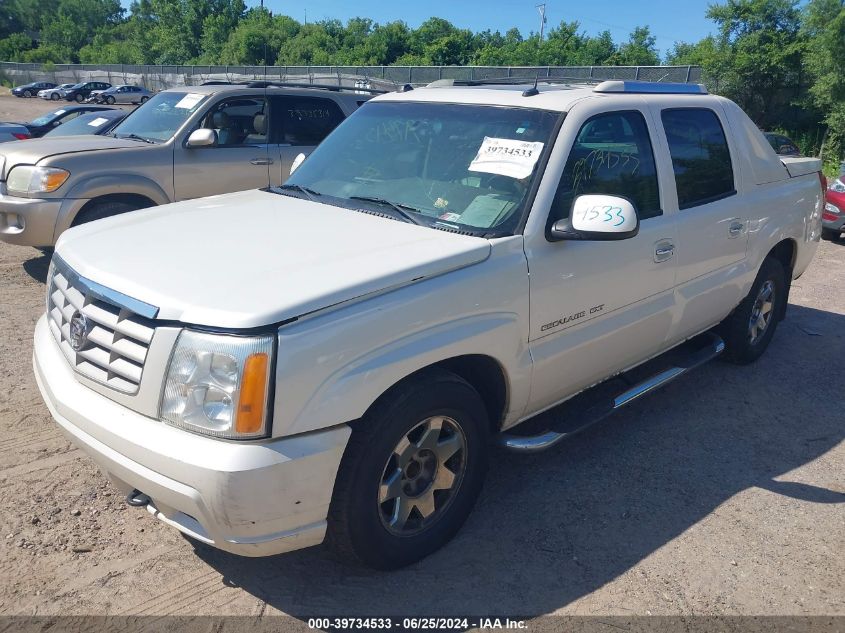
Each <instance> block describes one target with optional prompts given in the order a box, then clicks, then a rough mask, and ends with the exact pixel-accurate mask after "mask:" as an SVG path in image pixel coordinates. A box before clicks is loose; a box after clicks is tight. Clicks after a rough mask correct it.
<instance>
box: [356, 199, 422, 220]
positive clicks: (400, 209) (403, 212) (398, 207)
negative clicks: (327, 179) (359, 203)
mask: <svg viewBox="0 0 845 633" xmlns="http://www.w3.org/2000/svg"><path fill="white" fill-rule="evenodd" d="M349 199H350V200H363V201H364V202H374V203H376V204H381V205H384V206H387V207H391V208H392V209H393V210H394V211H396V213H398V214H399V215H400V216H402V217H403V218H405V220H407V221H408V222H410V223H411V224H418V225H419V226H428V224H427V223H426V222H423V221H422V220H420V219H419V218H417V217H414V216H413V215H411V214H410V213H408V211H413V212H414V213H422V211H420V210H419V209H415V208H414V207H412V206H410V205H408V204H399V203H396V202H391V201H390V200H385V199H384V198H378V197H376V196H349Z"/></svg>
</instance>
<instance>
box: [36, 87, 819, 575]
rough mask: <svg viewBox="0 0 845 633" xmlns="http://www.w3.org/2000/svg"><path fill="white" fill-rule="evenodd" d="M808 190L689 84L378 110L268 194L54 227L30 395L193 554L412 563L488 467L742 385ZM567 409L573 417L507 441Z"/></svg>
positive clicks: (798, 255) (811, 234)
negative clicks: (667, 386) (663, 400)
mask: <svg viewBox="0 0 845 633" xmlns="http://www.w3.org/2000/svg"><path fill="white" fill-rule="evenodd" d="M271 116H272V115H271ZM297 116H299V117H301V118H302V119H303V120H307V119H309V118H318V117H320V116H321V114H320V112H318V111H310V110H303V111H301V112H299V113H298V114H297ZM820 167H821V165H820V163H819V161H818V160H816V159H807V158H783V159H781V158H779V157H778V156H777V155H776V154H775V152H774V150H772V148H771V147H770V146H769V144H768V143H767V142H766V139H765V138H764V137H763V135H762V134H761V132H760V131H759V130H758V129H757V128H756V126H755V125H754V124H753V123H752V122H751V121H750V120H749V118H748V117H747V116H746V115H745V114H744V113H743V112H742V111H741V110H740V108H739V107H737V106H736V105H735V104H734V103H732V102H731V101H728V100H727V99H724V98H720V97H717V96H712V95H709V94H706V91H705V90H704V89H703V88H702V87H699V86H688V85H674V84H665V85H661V84H648V83H640V82H619V81H611V82H605V83H603V84H600V85H598V86H595V87H593V86H557V85H540V86H530V85H528V86H514V85H497V86H485V85H481V86H467V87H440V86H436V87H434V86H433V87H429V88H422V89H416V90H413V91H408V92H402V93H391V94H388V95H384V96H380V97H377V98H375V99H373V100H372V101H370V102H368V103H367V104H365V105H364V106H363V107H361V108H360V109H359V110H358V111H357V112H356V113H355V114H354V115H352V116H351V117H349V119H348V120H347V121H345V122H344V123H342V124H341V125H340V126H339V127H338V128H337V129H336V130H335V131H334V132H333V133H332V134H330V135H329V136H328V137H327V139H326V140H325V141H324V142H323V143H322V144H321V145H320V146H319V147H317V149H316V150H315V151H314V152H313V153H312V154H311V155H310V156H309V157H308V158H307V159H306V160H305V161H304V162H302V163H301V164H300V165H299V166H298V168H297V169H296V171H295V172H294V173H293V174H292V176H291V177H290V179H289V180H288V181H287V182H286V183H285V184H284V185H282V186H281V187H278V188H274V189H269V190H253V191H245V192H241V193H233V194H226V195H220V196H214V197H210V198H205V199H196V200H189V201H184V202H179V203H175V204H171V205H166V206H161V207H156V208H151V209H145V210H141V211H136V212H132V213H128V214H125V215H121V216H117V217H113V218H108V219H104V220H98V221H96V222H92V223H89V224H85V225H82V226H79V227H76V228H72V229H70V230H68V231H66V232H65V233H64V234H63V235H62V236H61V238H60V239H59V241H58V244H57V245H56V251H55V255H54V257H53V262H52V265H51V267H50V272H49V279H48V292H47V314H45V315H44V316H43V317H42V318H41V319H40V320H39V321H38V324H37V326H36V331H35V352H34V365H35V373H36V377H37V381H38V384H39V386H40V389H41V392H42V394H43V396H44V399H45V401H46V402H47V405H48V407H49V409H50V411H51V413H52V414H53V416H54V417H55V419H56V421H57V422H58V424H59V425H60V426H61V427H62V429H64V431H65V432H66V433H67V434H68V435H69V436H70V438H71V439H72V440H73V442H75V443H76V444H77V445H79V446H80V447H81V448H83V449H84V450H85V451H86V452H87V453H88V454H89V455H90V456H91V457H92V458H93V459H94V460H95V461H96V462H97V463H98V464H99V465H100V466H101V467H102V469H103V470H104V471H105V472H106V473H108V475H109V477H110V478H111V480H112V481H113V482H114V484H115V485H116V486H117V487H118V488H120V489H121V490H122V491H123V492H124V493H125V494H126V495H127V500H128V502H129V503H130V504H131V505H136V506H142V507H145V508H146V509H147V510H148V511H149V512H150V513H151V514H153V515H154V516H155V517H157V518H159V519H160V520H162V521H163V522H164V523H166V524H168V525H170V526H173V527H175V528H176V529H179V530H181V531H182V532H184V533H185V534H187V535H189V536H191V537H192V538H194V539H197V540H199V541H202V542H204V543H207V544H210V545H213V546H215V547H218V548H221V549H224V550H227V551H229V552H233V553H236V554H242V555H245V556H264V555H269V554H277V553H280V552H287V551H290V550H295V549H298V548H302V547H307V546H310V545H316V544H318V543H321V542H323V541H327V543H328V544H329V545H330V546H331V547H333V548H334V549H335V550H337V551H339V552H341V553H342V554H344V555H346V556H349V557H350V558H352V559H355V560H358V561H361V562H363V563H365V564H368V565H371V566H374V567H377V568H394V567H398V566H401V565H406V564H409V563H411V562H413V561H416V560H418V559H420V558H422V557H424V556H426V555H427V554H429V553H431V552H433V551H434V550H436V549H437V548H439V547H441V546H443V545H444V544H445V543H446V542H447V541H448V540H449V539H450V538H451V537H452V536H453V535H454V534H455V533H456V532H457V530H458V529H459V528H460V526H461V524H462V523H463V522H464V520H465V519H466V517H467V515H468V514H469V513H470V510H471V508H472V506H473V503H474V502H475V500H476V498H477V496H478V494H479V491H480V489H481V486H482V482H483V480H484V475H485V469H486V467H487V462H488V452H489V447H490V444H491V441H492V442H495V443H497V444H499V445H501V446H503V447H505V448H507V449H510V450H514V451H520V452H533V451H538V450H544V449H548V448H550V447H551V446H554V445H555V444H556V443H557V442H559V441H562V440H565V439H566V438H567V437H569V436H570V435H572V434H573V433H575V432H577V431H579V430H581V429H583V428H585V427H587V426H589V425H590V424H592V423H594V422H596V421H598V420H599V419H601V418H602V417H603V416H605V415H606V414H608V413H610V412H612V411H614V410H615V409H618V408H619V407H621V406H623V405H624V404H626V403H627V402H630V401H632V400H633V399H635V398H637V397H639V396H642V395H643V394H645V393H647V392H649V391H651V390H653V389H655V388H656V387H658V386H660V385H662V384H664V383H666V382H668V381H669V380H672V379H674V378H677V377H678V376H681V375H683V374H684V373H685V372H686V371H687V370H689V369H691V368H693V367H695V366H696V365H698V364H700V363H702V362H704V361H706V360H708V359H710V358H712V357H714V356H716V355H718V354H720V353H722V354H723V355H725V356H727V358H729V359H730V360H732V361H734V362H737V363H749V362H752V361H754V360H756V359H757V358H758V357H759V356H760V355H761V354H762V353H763V352H764V350H765V349H766V347H767V345H768V344H769V342H770V341H771V339H772V336H773V335H774V333H775V328H776V327H777V324H778V321H780V320H781V319H782V318H784V315H785V312H786V305H787V295H788V292H789V287H790V283H791V282H792V280H793V279H796V278H797V277H799V276H800V275H801V274H802V273H803V272H804V270H805V269H806V268H807V266H808V264H809V263H810V260H811V259H812V257H813V254H814V253H815V251H816V248H817V245H818V241H819V235H820V232H821V220H820V216H821V210H822V205H823V195H824V192H823V191H822V187H821V181H820V177H819V169H820ZM43 177H45V178H49V177H50V175H49V174H45V175H44V176H43ZM197 177H198V178H201V174H198V175H197ZM667 350H674V352H673V356H674V360H672V364H669V365H665V366H661V368H658V369H656V370H654V373H652V374H649V375H647V376H645V377H642V376H640V377H637V378H632V379H631V380H632V381H633V384H627V385H626V386H625V387H624V388H622V389H621V390H620V391H618V392H616V393H615V394H614V395H613V396H612V397H610V398H608V397H607V396H606V394H605V395H604V396H603V397H602V396H600V395H598V394H600V393H601V392H596V391H594V390H590V388H591V387H592V386H593V385H597V384H598V383H601V382H602V381H605V380H606V379H608V378H610V377H613V376H615V375H617V374H619V373H620V372H629V373H628V374H627V375H629V376H635V375H636V374H637V372H640V373H642V371H643V370H644V368H642V367H640V368H638V366H640V365H642V364H643V363H645V362H646V361H649V360H650V359H655V357H657V356H658V355H661V354H662V353H664V352H667ZM658 360H660V361H661V362H662V360H661V359H658ZM655 362H658V361H655ZM667 362H668V361H667ZM633 368H638V369H636V370H635V369H633ZM605 386H607V385H605ZM582 392H583V393H582ZM576 394H581V395H580V396H579V397H580V398H590V397H595V398H596V402H595V403H594V404H593V406H591V407H590V408H588V409H587V410H586V411H587V412H586V413H585V414H584V415H583V416H579V417H578V418H576V419H562V420H558V421H556V422H554V423H552V424H551V425H550V426H549V427H548V428H545V429H541V430H540V432H537V430H534V431H525V430H523V429H524V428H525V427H522V426H521V425H522V423H523V422H525V421H527V420H531V419H532V418H534V417H535V416H537V414H538V413H541V412H543V411H546V410H548V409H550V408H552V407H555V406H556V405H557V404H559V403H561V402H563V401H566V400H568V399H570V398H572V397H573V396H575V395H576ZM593 394H596V395H595V396H593ZM712 397H713V398H714V399H717V398H718V397H719V394H718V393H713V394H712ZM532 426H533V425H532ZM559 493H560V495H561V496H564V495H565V494H566V490H565V489H561V490H560V491H559ZM503 511H506V510H504V509H503Z"/></svg>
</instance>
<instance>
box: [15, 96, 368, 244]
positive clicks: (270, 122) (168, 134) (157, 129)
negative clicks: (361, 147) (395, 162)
mask: <svg viewBox="0 0 845 633" xmlns="http://www.w3.org/2000/svg"><path fill="white" fill-rule="evenodd" d="M368 98H369V95H362V94H360V90H353V89H348V90H339V89H337V88H333V87H331V86H328V87H324V88H300V87H298V86H287V85H283V84H281V85H270V86H263V85H262V86H243V85H229V86H186V87H182V88H171V89H169V90H164V91H162V92H159V93H157V94H156V95H154V96H153V97H151V98H150V100H149V101H147V102H146V103H144V105H142V106H139V107H138V108H137V109H136V110H135V111H134V112H132V113H131V114H129V116H127V117H126V118H125V119H124V120H123V121H122V122H121V123H120V124H119V125H118V126H117V127H116V128H115V129H114V130H113V131H112V132H111V133H109V134H108V135H102V136H94V135H82V136H69V137H59V138H52V137H48V138H43V139H42V138H39V139H35V140H31V141H26V142H25V143H9V144H7V146H4V147H3V148H2V149H1V150H0V241H4V242H10V243H13V244H22V245H30V246H36V245H37V246H52V245H53V244H55V241H56V239H57V238H58V237H59V235H60V234H61V233H62V231H64V230H65V229H66V228H68V227H69V226H73V225H76V224H81V223H83V222H90V221H91V220H96V219H98V218H104V217H108V216H111V215H117V214H118V213H124V212H127V211H132V210H134V209H141V208H144V207H151V206H155V205H160V204H166V203H168V202H176V201H179V200H188V199H191V198H201V197H204V196H211V195H216V194H222V193H229V192H234V191H243V190H245V189H259V188H265V187H271V186H279V185H281V184H282V183H284V181H285V180H286V179H287V177H288V176H289V175H290V172H291V167H292V166H293V164H294V161H297V159H298V157H299V155H300V154H309V153H310V152H311V150H313V149H314V147H315V146H316V145H317V144H319V143H320V141H322V140H323V138H324V137H325V136H326V135H328V134H329V132H331V131H332V130H333V129H334V128H335V127H336V126H337V125H338V124H340V123H341V121H343V120H344V119H345V118H346V117H347V116H349V115H350V114H352V113H353V112H354V111H355V110H356V109H357V108H358V106H360V105H361V104H362V103H364V102H365V101H366V100H367V99H368ZM299 160H301V159H299Z"/></svg>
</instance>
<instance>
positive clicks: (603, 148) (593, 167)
mask: <svg viewBox="0 0 845 633" xmlns="http://www.w3.org/2000/svg"><path fill="white" fill-rule="evenodd" d="M583 194H604V195H610V196H621V197H623V198H627V199H628V200H630V201H631V202H633V203H634V206H635V207H636V209H637V215H638V216H639V218H640V220H647V219H648V218H653V217H656V216H659V215H661V213H662V211H661V209H660V194H659V190H658V185H657V169H656V167H655V163H654V152H653V151H652V147H651V139H650V137H649V134H648V128H647V127H646V123H645V119H644V118H643V115H642V114H641V113H640V112H634V111H626V112H608V113H605V114H599V115H597V116H594V117H592V118H590V119H588V120H587V121H586V122H585V123H584V125H583V126H581V129H580V130H579V131H578V136H577V137H575V142H574V143H573V145H572V150H571V151H570V152H569V158H568V159H567V161H566V166H565V167H564V168H563V174H562V175H561V178H560V184H558V188H557V192H556V193H555V199H554V203H553V204H552V213H551V216H550V218H549V223H550V224H553V223H554V222H556V221H558V220H561V219H563V218H567V217H569V212H570V209H571V208H572V203H573V202H574V201H575V198H576V197H578V196H580V195H583Z"/></svg>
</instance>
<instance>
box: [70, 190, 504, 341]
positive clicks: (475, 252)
mask: <svg viewBox="0 0 845 633" xmlns="http://www.w3.org/2000/svg"><path fill="white" fill-rule="evenodd" d="M56 252H57V253H58V255H59V256H60V257H61V258H62V259H63V260H64V261H65V262H66V263H67V264H68V265H69V266H70V267H71V268H73V269H74V270H75V271H76V272H78V273H79V274H80V275H82V276H83V277H87V278H88V279H90V280H92V281H95V282H97V283H99V284H102V285H103V286H106V287H107V288H111V289H113V290H117V291H119V292H121V293H123V294H125V295H128V296H130V297H133V298H135V299H138V300H140V301H143V302H145V303H148V304H152V305H154V306H156V307H158V308H159V313H158V318H160V319H172V320H177V321H182V322H184V323H193V324H198V325H208V326H216V327H225V328H251V327H259V326H262V325H268V324H271V323H278V322H280V321H284V320H287V319H291V318H294V317H299V316H301V315H303V314H307V313H309V312H314V311H315V310H320V309H322V308H325V307H328V306H332V305H336V304H339V303H343V302H346V301H351V300H353V299H357V298H360V297H364V296H366V295H370V294H374V293H378V292H382V291H385V290H388V289H391V288H395V287H399V286H403V285H406V284H409V283H412V282H415V281H419V280H421V279H425V278H428V277H433V276H436V275H440V274H443V273H446V272H449V271H452V270H456V269H459V268H463V267H465V266H469V265H471V264H475V263H477V262H481V261H483V260H484V259H486V258H487V257H488V255H489V253H490V244H489V242H488V241H487V240H486V239H483V238H479V237H470V236H463V235H457V234H454V233H448V232H445V231H440V230H437V229H430V228H427V227H423V226H417V225H414V224H409V223H406V222H400V221H396V220H390V219H387V218H381V217H376V216H372V215H368V214H365V213H358V212H356V211H352V210H349V209H342V208H338V207H333V206H329V205H325V204H321V203H318V202H310V201H308V200H300V199H297V198H292V197H288V196H283V195H279V194H274V193H270V192H265V191H245V192H240V193H235V194H226V195H222V196H213V197H210V198H203V199H200V200H192V201H185V202H179V203H176V204H170V205H165V206H161V207H153V208H151V209H144V210H141V211H134V212H132V213H129V214H126V215H121V216H117V217H113V218H108V219H106V220H100V221H97V222H93V223H91V224H85V225H81V226H79V227H75V228H72V229H70V230H68V231H65V233H64V234H63V235H62V237H61V238H60V239H59V242H58V244H57V246H56Z"/></svg>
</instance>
